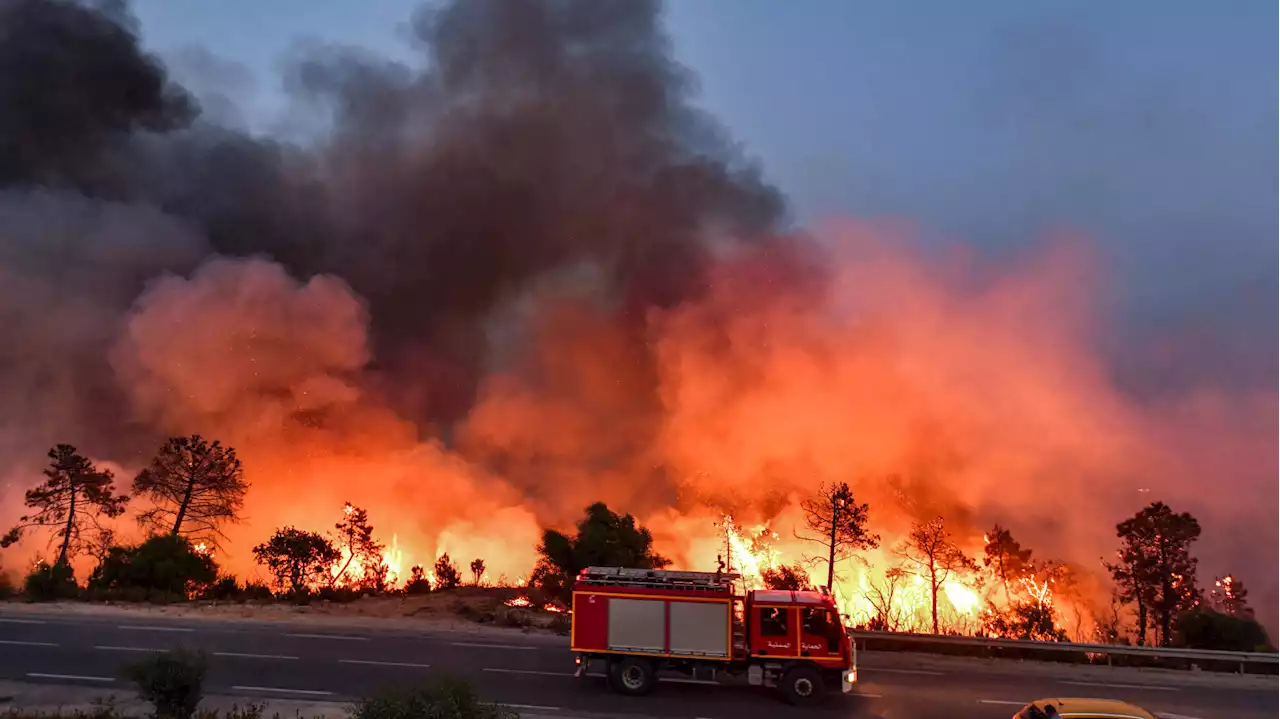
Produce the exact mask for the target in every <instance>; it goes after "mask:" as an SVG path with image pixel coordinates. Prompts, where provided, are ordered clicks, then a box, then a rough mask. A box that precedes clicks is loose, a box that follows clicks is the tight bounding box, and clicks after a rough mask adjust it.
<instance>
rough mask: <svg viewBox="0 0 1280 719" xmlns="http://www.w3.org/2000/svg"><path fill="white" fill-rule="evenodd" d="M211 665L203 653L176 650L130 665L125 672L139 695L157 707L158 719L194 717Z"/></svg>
mask: <svg viewBox="0 0 1280 719" xmlns="http://www.w3.org/2000/svg"><path fill="white" fill-rule="evenodd" d="M208 668H209V660H208V658H207V657H206V656H205V655H204V653H203V652H189V651H187V650H185V649H176V650H173V651H171V652H167V653H165V654H159V655H156V656H154V657H149V658H147V659H144V660H142V661H140V662H137V663H136V664H130V665H128V666H126V667H125V670H124V675H125V678H126V679H128V680H129V681H132V682H134V683H135V684H137V685H138V696H139V697H141V698H142V699H143V700H145V701H149V702H151V703H152V704H153V705H154V706H155V708H156V711H155V714H154V716H155V719H191V716H192V715H193V714H195V711H196V706H197V705H198V704H199V703H200V697H201V690H202V687H203V685H204V676H205V672H206V671H207V670H208Z"/></svg>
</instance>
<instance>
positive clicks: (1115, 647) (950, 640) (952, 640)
mask: <svg viewBox="0 0 1280 719" xmlns="http://www.w3.org/2000/svg"><path fill="white" fill-rule="evenodd" d="M849 633H850V635H851V636H852V637H853V638H854V639H860V640H868V639H870V640H884V641H891V642H907V643H918V644H926V645H927V644H934V645H951V646H971V647H991V648H997V647H998V648H1005V649H1021V650H1024V651H1047V652H1074V653H1077V654H1102V655H1106V656H1107V659H1108V663H1109V662H1110V658H1111V657H1112V656H1138V657H1157V658H1163V659H1195V660H1201V661H1220V662H1230V663H1234V664H1240V665H1242V669H1241V671H1243V665H1245V664H1272V665H1280V654H1271V653H1262V652H1231V651H1219V650H1210V649H1179V648H1174V647H1147V646H1129V645H1124V644H1075V643H1071V642H1039V641H1031V640H1027V639H996V638H988V637H957V636H947V635H938V634H913V633H908V632H870V631H861V630H856V629H851V630H849Z"/></svg>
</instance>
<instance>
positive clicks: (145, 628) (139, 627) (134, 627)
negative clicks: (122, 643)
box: [116, 624, 195, 632]
mask: <svg viewBox="0 0 1280 719" xmlns="http://www.w3.org/2000/svg"><path fill="white" fill-rule="evenodd" d="M116 629H127V630H129V631H134V632H194V631H195V630H194V629H192V628H191V627H157V626H155V625H145V624H121V625H120V626H118V627H116Z"/></svg>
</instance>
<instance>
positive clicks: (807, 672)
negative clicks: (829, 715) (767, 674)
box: [780, 664, 826, 706]
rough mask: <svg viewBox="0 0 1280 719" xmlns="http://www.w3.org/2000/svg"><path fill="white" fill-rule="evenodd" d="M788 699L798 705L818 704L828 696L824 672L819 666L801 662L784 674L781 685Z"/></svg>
mask: <svg viewBox="0 0 1280 719" xmlns="http://www.w3.org/2000/svg"><path fill="white" fill-rule="evenodd" d="M780 688H781V689H782V693H783V694H784V695H785V696H786V697H787V701H788V702H790V703H792V704H794V705H796V706H809V705H812V704H817V703H818V702H820V701H822V700H823V699H824V698H825V697H826V688H825V687H824V686H823V685H822V673H821V672H819V671H818V670H817V668H815V667H812V666H808V665H805V664H801V665H798V666H794V667H791V668H790V669H788V670H787V672H786V673H785V674H783V675H782V684H781V685H780Z"/></svg>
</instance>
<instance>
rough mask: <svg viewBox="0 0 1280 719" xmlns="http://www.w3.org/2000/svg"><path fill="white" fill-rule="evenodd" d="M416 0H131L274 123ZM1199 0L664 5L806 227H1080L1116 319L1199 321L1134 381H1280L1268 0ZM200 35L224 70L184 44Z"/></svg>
mask: <svg viewBox="0 0 1280 719" xmlns="http://www.w3.org/2000/svg"><path fill="white" fill-rule="evenodd" d="M418 5H419V3H418V2H416V0H375V1H371V2H363V3H314V2H309V1H307V0H274V1H273V2H270V3H259V2H253V1H251V0H223V1H222V2H217V3H209V2H204V1H203V0H139V2H137V3H136V6H135V11H136V13H137V15H138V17H139V19H140V20H141V24H142V28H143V34H144V38H145V41H146V42H147V43H148V45H149V46H151V47H152V48H153V49H156V50H158V51H159V52H161V53H162V54H164V55H165V56H166V57H167V58H169V59H170V60H171V63H172V64H173V65H174V71H175V74H176V75H177V76H178V77H179V78H180V79H182V80H184V81H186V82H187V84H188V85H190V86H192V87H193V88H196V89H197V90H199V89H204V88H215V89H217V90H221V91H223V92H225V93H227V94H228V95H230V96H232V97H233V98H234V101H235V103H236V105H238V106H239V108H240V113H241V116H242V117H243V118H244V121H245V122H246V123H248V124H250V125H251V126H253V127H255V128H278V127H279V124H278V121H279V114H280V110H281V108H282V107H283V104H284V94H283V90H282V88H281V85H282V81H281V77H282V74H283V72H284V70H285V68H286V67H287V58H288V57H289V54H290V52H291V51H293V50H296V49H297V48H298V47H299V43H305V42H317V41H319V42H324V43H338V44H346V45H354V46H359V47H363V48H366V49H368V50H370V51H372V52H374V53H376V54H378V55H380V56H384V57H390V58H394V59H397V60H400V61H403V62H406V63H409V64H416V63H417V62H418V57H419V56H418V55H417V54H416V53H415V50H414V49H413V48H412V46H411V44H410V42H409V41H408V34H409V33H408V30H407V28H406V26H405V22H406V20H407V19H408V18H409V17H410V16H411V15H412V13H413V11H414V10H415V8H416V7H417V6H418ZM1215 7H1216V8H1217V10H1218V11H1216V12H1212V13H1211V12H1206V11H1205V9H1204V6H1199V7H1197V5H1196V4H1194V3H1161V2H1131V3H1123V4H1121V5H1115V4H1106V5H1105V6H1104V5H1103V4H1099V3H1096V2H1058V1H1055V2H1036V3H1025V2H1015V1H1006V0H1000V1H993V2H984V3H976V4H973V3H965V4H963V5H957V4H954V3H947V2H913V3H897V2H859V3H850V2H842V1H841V0H805V1H804V2H797V3H779V2H769V1H768V0H700V1H697V2H676V3H670V4H669V5H668V10H667V16H668V25H669V30H670V33H671V35H672V37H673V40H674V43H675V51H676V55H677V57H678V58H679V59H680V60H681V61H682V62H683V63H685V64H686V65H687V66H688V67H689V68H690V69H691V70H693V71H694V72H695V73H696V74H697V76H698V77H699V78H700V87H701V90H702V95H701V97H702V103H703V106H704V107H705V108H706V109H708V110H709V111H710V112H711V113H712V114H714V115H715V116H716V117H717V118H718V119H719V120H720V121H721V122H722V123H723V124H724V125H726V126H727V128H728V130H729V132H730V133H731V135H732V137H733V138H734V139H736V140H737V141H739V142H741V143H743V144H744V146H745V147H746V150H747V152H748V153H749V154H750V155H752V156H754V157H756V158H758V160H759V161H760V162H761V164H762V165H763V167H764V170H765V173H766V176H767V177H768V178H769V179H771V180H772V181H774V182H775V183H777V184H778V185H779V186H780V187H781V189H782V190H783V191H784V192H785V193H786V194H787V196H788V198H789V200H790V203H791V209H792V214H793V217H794V219H795V220H797V221H798V222H800V223H802V224H806V223H812V222H814V221H817V220H822V219H824V218H828V217H831V216H852V217H859V218H863V217H886V216H887V217H892V218H896V219H905V220H908V221H909V222H911V223H914V224H915V225H916V226H917V228H918V230H919V231H920V232H921V233H922V234H925V235H928V236H937V237H944V238H947V239H948V240H952V241H962V242H965V243H968V244H970V245H973V246H977V247H979V248H984V249H989V250H992V251H997V252H998V251H1006V250H1007V249H1008V248H1010V247H1013V246H1018V245H1024V244H1027V243H1032V242H1036V241H1039V240H1042V239H1043V238H1044V237H1045V236H1046V235H1047V234H1052V233H1056V232H1079V233H1083V234H1084V235H1085V236H1087V237H1088V238H1090V240H1091V241H1092V242H1093V243H1094V245H1095V246H1096V247H1097V248H1100V250H1101V252H1102V257H1103V258H1104V262H1103V263H1101V264H1102V265H1103V267H1104V268H1105V269H1104V270H1103V278H1104V281H1105V283H1106V285H1105V286H1106V287H1107V288H1108V301H1107V302H1104V303H1103V309H1104V311H1106V313H1107V315H1108V316H1109V317H1110V318H1111V320H1112V321H1113V322H1114V323H1115V324H1114V325H1113V327H1114V328H1115V329H1117V330H1118V333H1119V334H1131V339H1134V341H1133V344H1138V345H1140V344H1142V343H1143V342H1144V340H1143V339H1142V338H1143V337H1145V336H1146V335H1145V334H1144V333H1146V332H1154V333H1156V334H1158V335H1160V336H1163V337H1165V338H1166V339H1167V338H1168V336H1169V335H1174V336H1176V337H1179V338H1191V339H1188V340H1187V342H1186V345H1185V347H1186V348H1187V352H1190V351H1191V348H1198V349H1195V352H1197V353H1204V355H1203V356H1195V357H1190V356H1188V354H1187V352H1183V353H1182V356H1183V358H1182V360H1180V361H1181V362H1182V363H1183V364H1184V365H1186V366H1195V367H1196V369H1195V370H1193V371H1192V370H1188V369H1187V367H1186V366H1176V367H1175V366H1168V365H1167V360H1164V359H1159V358H1152V357H1147V358H1143V357H1140V356H1137V355H1135V354H1134V351H1133V347H1132V346H1131V347H1130V348H1129V349H1128V350H1126V351H1125V352H1124V353H1123V354H1124V355H1125V356H1126V359H1125V360H1124V361H1123V362H1124V363H1135V362H1136V363H1137V365H1136V368H1135V369H1136V371H1135V372H1134V374H1135V375H1136V376H1148V377H1149V376H1150V373H1151V372H1156V373H1157V374H1161V375H1162V376H1167V377H1168V379H1170V380H1172V381H1175V382H1178V381H1186V380H1187V379H1188V377H1186V376H1184V375H1185V373H1186V372H1188V371H1192V372H1193V374H1199V373H1201V372H1211V373H1214V374H1215V376H1213V377H1212V378H1211V379H1212V380H1214V381H1218V382H1221V381H1232V382H1238V381H1241V380H1242V379H1244V380H1245V381H1247V382H1249V383H1255V382H1256V383H1261V384H1262V385H1263V386H1267V387H1274V386H1275V381H1276V362H1277V355H1276V347H1277V342H1276V339H1277V337H1276V327H1277V316H1276V310H1275V307H1276V305H1275V300H1274V298H1275V297H1276V293H1277V271H1276V267H1277V244H1276V236H1277V224H1276V217H1277V212H1276V209H1277V208H1276V199H1275V198H1276V197H1277V191H1276V190H1277V187H1276V175H1275V173H1274V171H1273V169H1272V166H1271V158H1273V157H1276V156H1277V145H1276V133H1275V129H1274V128H1275V127H1276V124H1277V116H1276V95H1275V91H1274V89H1273V88H1274V87H1275V85H1273V84H1272V83H1273V80H1274V77H1275V76H1274V71H1273V67H1274V66H1273V64H1272V59H1273V57H1274V51H1275V48H1276V45H1275V39H1274V38H1275V35H1274V32H1273V29H1274V28H1275V26H1276V20H1277V18H1276V6H1275V3H1270V2H1266V1H1265V0H1258V1H1248V2H1229V3H1223V4H1221V5H1217V6H1215ZM192 48H200V49H202V50H203V51H206V52H208V53H212V54H213V55H214V56H216V57H217V58H218V60H220V61H225V64H224V63H223V62H218V63H210V62H208V61H207V59H204V60H196V61H192V59H191V58H192V57H193V56H194V57H197V58H198V57H200V55H198V54H196V53H193V52H192ZM1138 355H1141V350H1139V351H1138ZM1148 362H1155V363H1157V365H1159V366H1158V367H1155V366H1149V365H1148V364H1146V363H1148ZM1122 364H1123V363H1122ZM1122 369H1124V368H1123V367H1122ZM1202 379H1203V378H1202Z"/></svg>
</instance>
